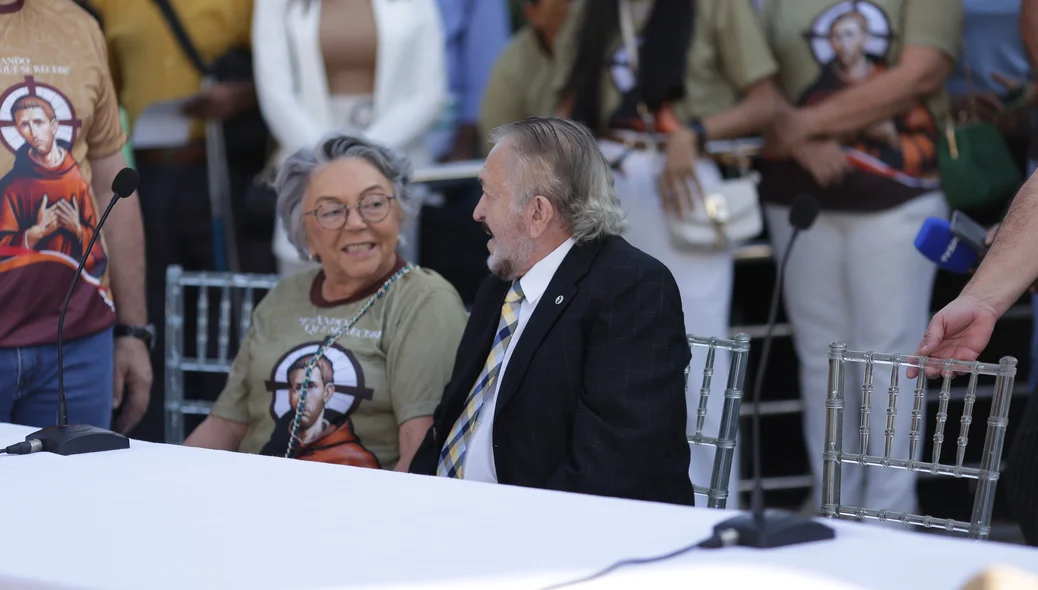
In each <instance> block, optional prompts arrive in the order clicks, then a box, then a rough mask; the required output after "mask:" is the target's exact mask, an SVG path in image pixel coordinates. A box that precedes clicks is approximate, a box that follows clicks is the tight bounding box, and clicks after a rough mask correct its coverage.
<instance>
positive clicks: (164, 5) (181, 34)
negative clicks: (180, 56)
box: [152, 0, 209, 76]
mask: <svg viewBox="0 0 1038 590" xmlns="http://www.w3.org/2000/svg"><path fill="white" fill-rule="evenodd" d="M152 1H153V2H154V3H155V5H156V6H158V7H159V10H161V11H162V16H164V17H165V18H166V24H167V25H169V29H170V31H171V32H172V33H173V36H174V37H176V38H177V43H179V44H180V48H181V49H183V50H184V53H185V54H186V55H187V58H188V59H189V60H191V63H192V64H193V65H194V66H195V69H196V70H198V71H199V73H201V74H202V75H203V76H205V75H207V74H209V66H207V65H206V63H205V61H204V60H203V59H202V56H201V55H200V54H199V53H198V50H197V49H195V46H194V44H193V43H191V37H189V36H188V34H187V31H186V30H185V29H184V25H183V24H182V23H181V22H180V18H179V17H178V16H177V13H176V11H175V10H174V9H173V5H172V4H170V3H169V0H152Z"/></svg>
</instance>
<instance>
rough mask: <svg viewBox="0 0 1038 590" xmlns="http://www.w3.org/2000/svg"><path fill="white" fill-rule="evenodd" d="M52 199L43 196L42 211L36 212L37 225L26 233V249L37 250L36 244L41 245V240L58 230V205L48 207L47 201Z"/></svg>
mask: <svg viewBox="0 0 1038 590" xmlns="http://www.w3.org/2000/svg"><path fill="white" fill-rule="evenodd" d="M49 198H50V197H48V196H47V195H43V201H42V202H40V209H39V211H37V212H36V225H34V226H32V227H30V228H29V229H28V230H26V232H25V247H26V248H35V247H36V244H38V243H40V240H42V239H43V238H45V237H47V236H49V235H51V234H52V233H54V231H55V230H56V229H58V215H57V211H56V209H57V207H58V203H60V201H59V202H58V203H55V204H53V205H51V206H49V207H48V206H47V201H48V199H49Z"/></svg>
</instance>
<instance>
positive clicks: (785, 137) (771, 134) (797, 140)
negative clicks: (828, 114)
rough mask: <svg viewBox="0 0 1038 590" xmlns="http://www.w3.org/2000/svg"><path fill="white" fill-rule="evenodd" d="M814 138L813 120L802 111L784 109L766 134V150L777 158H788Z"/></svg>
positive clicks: (776, 116)
mask: <svg viewBox="0 0 1038 590" xmlns="http://www.w3.org/2000/svg"><path fill="white" fill-rule="evenodd" d="M811 136H812V120H811V117H810V115H809V114H808V113H807V112H806V111H804V110H802V109H792V108H787V109H782V110H780V111H779V113H778V114H777V115H775V119H774V121H773V122H772V124H771V127H770V128H769V129H768V130H767V131H766V132H765V134H764V138H765V141H766V143H767V146H766V148H765V149H766V150H767V153H768V154H769V155H774V156H775V157H780V158H782V157H788V156H790V155H792V154H793V151H794V150H795V149H796V148H797V147H798V146H800V145H802V144H803V143H804V142H806V141H807V140H808V139H810V138H811Z"/></svg>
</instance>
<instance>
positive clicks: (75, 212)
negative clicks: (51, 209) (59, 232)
mask: <svg viewBox="0 0 1038 590" xmlns="http://www.w3.org/2000/svg"><path fill="white" fill-rule="evenodd" d="M55 205H56V207H57V209H56V211H55V213H56V216H57V221H58V225H59V226H61V227H63V228H65V229H67V230H68V231H70V232H72V234H73V235H74V236H76V239H78V240H79V241H80V242H82V241H83V225H82V223H81V222H80V217H79V201H78V200H77V199H76V197H72V201H66V200H64V199H62V200H60V201H58V202H57V203H55ZM83 245H84V246H86V244H83Z"/></svg>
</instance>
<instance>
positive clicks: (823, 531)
mask: <svg viewBox="0 0 1038 590" xmlns="http://www.w3.org/2000/svg"><path fill="white" fill-rule="evenodd" d="M820 208H821V204H820V203H819V202H818V199H816V198H815V197H813V196H811V195H803V194H802V195H797V197H796V198H794V199H793V203H792V205H791V206H790V209H789V224H790V225H791V226H793V234H792V235H790V236H789V242H788V243H787V244H786V251H785V254H784V255H783V257H782V264H781V265H780V266H779V271H778V275H777V276H776V280H775V287H774V290H773V291H772V293H771V308H770V309H769V310H768V327H767V331H766V333H765V336H764V345H763V347H762V348H761V357H760V363H759V364H758V366H757V373H756V375H755V376H754V380H753V416H752V420H753V493H752V496H751V498H750V513H749V514H742V515H739V516H736V517H734V518H730V519H728V520H725V521H723V522H721V523H718V524H717V525H715V526H714V535H713V537H711V539H709V540H708V541H706V542H704V544H703V547H707V548H716V547H727V546H730V545H739V546H742V547H754V548H757V549H771V548H774V547H785V546H787V545H799V544H801V543H812V542H815V541H824V540H827V539H833V538H835V537H836V533H835V532H834V531H833V529H832V528H830V527H828V526H826V525H824V524H822V523H820V522H817V521H815V520H812V519H809V518H803V517H801V516H799V515H797V514H793V513H792V512H787V511H784V510H765V509H764V484H763V478H762V477H761V468H760V446H761V445H760V392H761V388H762V387H763V385H764V371H765V369H766V368H767V366H768V357H769V356H770V355H771V342H772V340H773V339H774V332H775V323H776V320H777V319H778V306H779V301H780V300H781V298H782V283H783V281H784V280H785V276H786V265H787V264H788V263H789V256H790V252H791V251H792V249H793V244H794V243H795V242H796V239H797V237H799V236H800V232H802V231H805V230H807V229H809V228H810V227H811V226H812V225H813V224H814V222H815V219H817V218H818V211H819V209H820Z"/></svg>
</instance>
